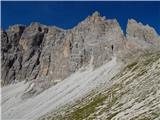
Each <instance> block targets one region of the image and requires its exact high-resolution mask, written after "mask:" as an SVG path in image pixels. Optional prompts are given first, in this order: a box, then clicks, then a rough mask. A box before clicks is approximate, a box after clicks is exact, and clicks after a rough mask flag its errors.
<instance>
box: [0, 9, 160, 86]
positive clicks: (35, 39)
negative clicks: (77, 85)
mask: <svg viewBox="0 0 160 120" xmlns="http://www.w3.org/2000/svg"><path fill="white" fill-rule="evenodd" d="M126 36H127V37H125V35H124V34H123V31H122V30H121V28H120V26H119V23H118V22H117V20H116V19H113V20H109V19H106V18H105V17H101V16H100V13H98V12H95V13H93V14H92V15H91V16H88V17H87V18H86V19H85V20H84V21H82V22H80V23H79V24H78V25H77V26H75V27H74V28H72V29H69V30H63V29H60V28H57V27H55V26H53V27H51V26H46V25H42V24H39V23H31V24H30V25H29V26H23V25H14V26H11V27H9V29H8V30H7V31H6V32H5V31H2V30H1V38H2V47H1V50H2V55H1V56H2V57H1V60H2V73H3V74H2V81H3V83H4V84H8V83H12V82H15V81H21V80H27V81H30V80H40V81H41V80H44V79H45V80H49V81H50V80H52V81H54V80H63V79H64V78H66V77H67V76H69V75H70V74H72V73H74V72H75V71H77V70H79V69H80V68H83V67H85V66H87V65H88V64H90V62H91V61H92V65H93V67H94V68H97V67H100V66H101V65H103V64H104V63H106V62H107V61H109V60H111V58H112V56H113V55H117V56H119V57H121V58H125V57H128V56H130V55H133V53H136V51H141V52H144V51H146V50H150V49H155V48H157V49H158V48H159V44H160V42H159V41H160V40H159V38H160V37H159V36H158V34H157V33H156V31H155V30H154V29H153V28H151V27H149V26H148V25H146V26H145V25H143V24H141V23H137V22H136V21H135V20H133V19H131V20H129V21H128V24H127V35H126ZM139 53H140V52H139Z"/></svg>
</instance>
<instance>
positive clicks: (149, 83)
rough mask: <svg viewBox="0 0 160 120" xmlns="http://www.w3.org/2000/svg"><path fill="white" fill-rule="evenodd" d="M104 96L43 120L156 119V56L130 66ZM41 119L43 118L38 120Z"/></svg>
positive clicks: (159, 61)
mask: <svg viewBox="0 0 160 120" xmlns="http://www.w3.org/2000/svg"><path fill="white" fill-rule="evenodd" d="M112 81H115V84H113V85H111V86H110V87H109V88H106V90H105V91H104V92H101V93H97V94H95V93H94V95H93V93H92V94H91V95H90V96H88V97H86V98H85V99H83V100H81V101H79V102H78V104H76V105H75V106H72V107H69V108H68V110H67V111H65V112H64V114H52V113H51V114H49V115H47V116H45V118H47V120H82V119H86V120H93V119H96V120H98V119H100V118H101V119H102V120H111V119H117V118H119V119H120V120H124V119H127V120H129V119H131V120H153V119H155V118H159V117H160V116H159V115H160V112H159V111H160V109H159V108H158V107H157V106H158V105H160V102H159V101H158V100H159V99H160V97H159V91H160V89H159V87H158V85H160V53H155V54H148V55H144V56H143V57H140V58H139V59H137V60H133V61H132V62H130V63H129V64H128V65H127V66H126V67H125V68H124V69H123V70H122V72H120V73H119V74H117V75H116V76H115V77H114V78H112ZM42 119H43V118H42Z"/></svg>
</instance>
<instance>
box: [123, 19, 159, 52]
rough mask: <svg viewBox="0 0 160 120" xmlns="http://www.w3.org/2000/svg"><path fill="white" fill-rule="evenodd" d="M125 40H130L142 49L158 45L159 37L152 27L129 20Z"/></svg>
mask: <svg viewBox="0 0 160 120" xmlns="http://www.w3.org/2000/svg"><path fill="white" fill-rule="evenodd" d="M126 33H127V35H126V36H127V39H128V40H132V41H134V42H135V43H137V44H138V45H140V46H141V47H143V48H148V47H151V46H154V47H155V46H156V49H157V48H158V46H159V45H160V37H159V36H158V34H157V32H156V31H155V29H154V28H153V27H150V26H149V25H143V24H142V23H140V22H139V23H138V22H137V21H136V20H133V19H130V20H128V24H127V30H126Z"/></svg>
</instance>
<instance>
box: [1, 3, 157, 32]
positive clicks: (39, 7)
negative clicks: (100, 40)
mask: <svg viewBox="0 0 160 120" xmlns="http://www.w3.org/2000/svg"><path fill="white" fill-rule="evenodd" d="M1 4H2V6H1V12H2V13H1V15H2V16H1V19H2V23H1V27H2V28H3V29H7V28H8V26H9V25H14V24H25V25H29V24H30V23H31V22H40V23H42V24H46V25H56V26H58V27H61V28H64V29H69V28H72V27H74V26H75V25H77V24H78V23H79V22H80V21H82V20H84V19H85V18H86V17H87V16H88V15H91V14H92V13H93V12H94V11H96V10H97V11H99V12H100V13H101V15H102V16H106V18H107V19H113V18H116V19H117V20H118V22H119V24H120V26H121V27H122V29H123V30H124V31H125V29H126V24H127V20H128V19H130V18H133V19H135V20H137V21H138V22H142V23H143V24H149V25H150V26H152V27H154V28H155V29H156V31H157V32H158V33H160V2H129V1H128V2H126V1H125V2H107V1H101V2H98V1H94V2H93V1H92V2H91V1H90V2H89V1H88V2H85V1H81V2H73V1H72V2H62V1H61V2H55V1H48V2H47V1H39V2H33V1H30V2H29V1H28V2H24V1H21V2H16V1H14V2H7V1H5V2H2V3H1Z"/></svg>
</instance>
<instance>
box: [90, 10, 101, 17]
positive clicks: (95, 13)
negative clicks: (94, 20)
mask: <svg viewBox="0 0 160 120" xmlns="http://www.w3.org/2000/svg"><path fill="white" fill-rule="evenodd" d="M92 16H94V17H97V16H100V13H99V12H98V11H95V12H94V13H93V14H92Z"/></svg>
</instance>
